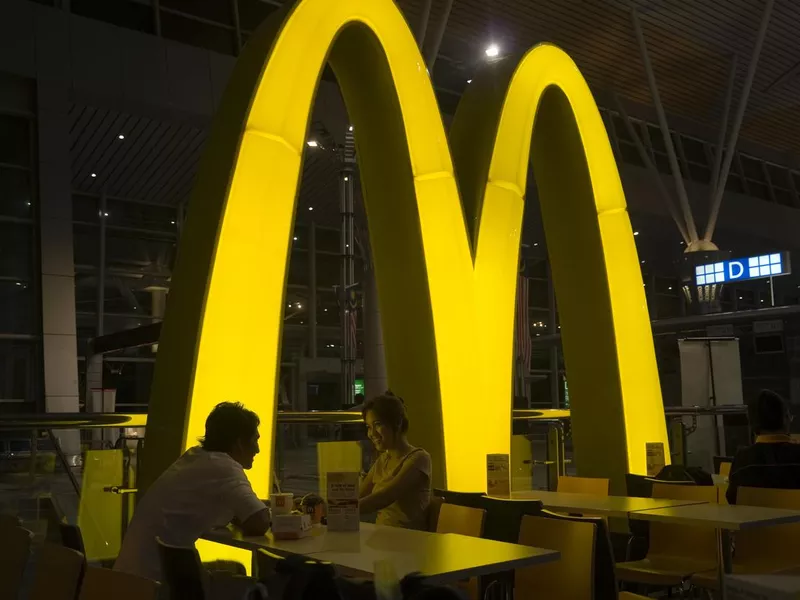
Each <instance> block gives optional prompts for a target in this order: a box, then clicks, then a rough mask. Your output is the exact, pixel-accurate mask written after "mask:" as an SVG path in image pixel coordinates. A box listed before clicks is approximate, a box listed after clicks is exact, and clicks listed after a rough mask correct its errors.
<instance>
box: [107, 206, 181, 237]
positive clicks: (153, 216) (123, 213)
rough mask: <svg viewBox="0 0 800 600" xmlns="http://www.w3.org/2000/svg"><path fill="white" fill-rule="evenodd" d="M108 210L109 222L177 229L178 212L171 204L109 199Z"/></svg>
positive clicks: (171, 230)
mask: <svg viewBox="0 0 800 600" xmlns="http://www.w3.org/2000/svg"><path fill="white" fill-rule="evenodd" d="M106 212H108V214H109V219H110V220H109V224H113V225H119V226H123V227H132V228H136V229H149V230H152V231H165V232H176V231H177V213H176V211H175V209H174V208H172V207H170V206H158V205H154V204H142V203H138V202H125V201H122V200H110V199H109V200H108V201H107V202H106ZM95 214H96V213H95Z"/></svg>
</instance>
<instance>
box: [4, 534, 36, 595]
mask: <svg viewBox="0 0 800 600" xmlns="http://www.w3.org/2000/svg"><path fill="white" fill-rule="evenodd" d="M32 538H33V534H32V533H31V532H30V531H28V530H27V529H23V528H22V527H6V528H5V529H3V530H2V540H3V541H2V543H0V600H17V598H18V597H19V589H20V586H21V584H22V576H23V575H24V574H25V567H26V565H27V564H28V559H29V558H30V553H31V539H32Z"/></svg>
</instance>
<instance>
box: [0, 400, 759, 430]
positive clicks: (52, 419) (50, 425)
mask: <svg viewBox="0 0 800 600" xmlns="http://www.w3.org/2000/svg"><path fill="white" fill-rule="evenodd" d="M746 412H747V407H746V406H745V405H743V404H733V405H723V406H668V407H666V408H665V409H664V413H665V415H666V416H667V417H681V416H697V415H729V414H745V413H746ZM512 419H513V420H515V421H539V422H545V423H546V422H566V421H569V420H570V411H569V410H565V409H552V408H542V409H519V410H514V411H512ZM278 423H279V424H310V425H313V424H320V423H328V424H340V425H347V424H358V423H363V418H362V416H361V413H360V412H357V411H344V410H335V411H333V410H331V411H305V412H299V411H298V412H295V411H288V410H281V411H278ZM146 426H147V415H146V414H122V413H50V414H19V415H0V431H4V430H5V431H9V430H19V429H35V428H39V429H87V428H104V427H146Z"/></svg>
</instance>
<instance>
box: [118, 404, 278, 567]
mask: <svg viewBox="0 0 800 600" xmlns="http://www.w3.org/2000/svg"><path fill="white" fill-rule="evenodd" d="M259 422H260V421H259V418H258V415H256V414H255V413H254V412H252V411H250V410H247V409H246V408H245V407H244V406H242V405H241V404H240V403H238V402H237V403H233V402H222V403H221V404H217V406H215V407H214V410H212V411H211V414H209V415H208V418H207V419H206V435H205V437H203V438H201V439H200V445H199V446H195V447H193V448H190V449H189V450H187V451H186V452H185V453H184V454H183V456H181V457H180V458H179V459H178V460H176V461H175V462H174V463H173V464H172V466H170V467H169V469H167V470H166V471H165V472H164V473H163V474H162V475H161V477H159V478H158V479H157V480H156V482H155V483H154V484H153V485H152V486H151V487H150V489H149V490H148V491H147V493H146V494H145V495H144V497H143V498H142V499H141V501H140V502H139V503H138V505H137V507H136V512H135V513H134V515H133V519H132V520H131V523H130V525H129V526H128V531H127V533H126V534H125V539H124V540H123V542H122V549H121V550H120V553H119V557H118V558H117V561H116V563H115V564H114V569H115V570H117V571H125V572H127V573H133V574H134V575H139V576H142V577H147V578H149V579H153V580H155V581H161V580H162V574H161V564H160V561H159V552H158V544H157V543H156V537H159V538H161V540H162V541H164V542H165V543H167V544H170V545H174V546H184V547H191V546H194V543H195V542H196V541H197V540H198V539H199V538H200V536H201V535H202V534H204V533H206V532H208V531H210V530H211V529H214V528H215V527H223V526H225V525H227V524H228V523H230V522H234V523H235V524H236V525H238V526H239V527H241V529H242V532H243V533H244V534H245V535H263V534H265V533H266V532H267V530H268V529H269V526H270V517H269V509H268V508H267V507H266V506H265V505H264V503H263V502H262V501H261V500H259V499H258V496H256V494H255V492H253V488H252V486H251V485H250V482H249V481H248V480H247V476H246V475H245V473H244V470H245V469H250V468H252V466H253V459H254V458H255V456H256V454H258V452H259V448H258V438H259V435H258V425H259Z"/></svg>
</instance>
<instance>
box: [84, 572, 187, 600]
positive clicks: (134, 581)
mask: <svg viewBox="0 0 800 600" xmlns="http://www.w3.org/2000/svg"><path fill="white" fill-rule="evenodd" d="M159 587H160V584H159V583H158V582H157V581H151V580H150V579H145V578H144V577H139V576H138V575H132V574H130V573H123V572H122V571H112V570H111V569H101V568H100V567H88V568H87V569H86V574H85V575H84V577H83V585H81V591H80V595H79V596H78V600H108V599H109V598H113V599H114V600H156V598H158V591H159ZM180 597H181V598H183V597H185V596H183V593H181V596H180ZM187 597H188V596H187Z"/></svg>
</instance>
